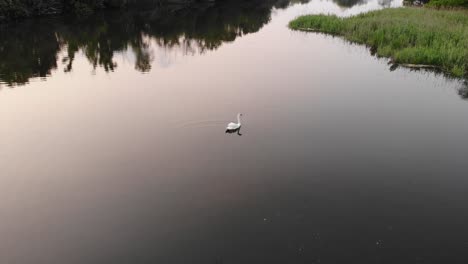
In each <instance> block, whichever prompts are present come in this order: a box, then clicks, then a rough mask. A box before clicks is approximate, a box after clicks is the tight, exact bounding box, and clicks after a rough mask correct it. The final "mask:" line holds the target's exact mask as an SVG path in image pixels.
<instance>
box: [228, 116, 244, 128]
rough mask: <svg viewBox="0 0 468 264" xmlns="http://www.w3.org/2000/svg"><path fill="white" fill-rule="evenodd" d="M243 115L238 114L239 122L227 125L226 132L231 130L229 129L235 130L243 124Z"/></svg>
mask: <svg viewBox="0 0 468 264" xmlns="http://www.w3.org/2000/svg"><path fill="white" fill-rule="evenodd" d="M241 116H242V114H240V113H239V114H237V123H233V122H231V123H229V124H228V125H227V127H226V132H229V131H235V130H237V129H239V128H240V127H241V126H242V124H241V120H240V117H241Z"/></svg>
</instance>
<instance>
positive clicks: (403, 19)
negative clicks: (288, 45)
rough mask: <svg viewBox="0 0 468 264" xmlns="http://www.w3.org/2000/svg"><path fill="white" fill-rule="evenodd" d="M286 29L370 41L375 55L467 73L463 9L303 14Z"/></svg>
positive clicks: (467, 46)
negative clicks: (358, 13) (344, 14)
mask: <svg viewBox="0 0 468 264" xmlns="http://www.w3.org/2000/svg"><path fill="white" fill-rule="evenodd" d="M289 27H290V28H292V29H296V30H304V31H316V32H322V33H326V34H331V35H337V36H341V37H343V38H345V39H346V40H349V41H351V42H355V43H359V44H365V45H368V46H370V47H371V49H372V51H373V53H374V52H375V54H376V55H377V56H381V57H388V58H390V59H391V61H392V62H393V63H395V64H398V65H403V66H406V65H408V66H410V67H418V66H421V67H424V68H435V69H437V70H440V71H443V72H444V73H447V74H449V75H451V76H456V77H466V76H468V30H467V28H468V11H467V10H463V9H462V10H436V9H431V8H415V7H402V8H395V9H390V8H389V9H383V10H378V11H373V12H369V13H365V14H361V15H358V16H352V17H345V18H341V17H338V16H334V15H332V16H328V15H306V16H301V17H298V18H296V19H294V20H293V21H291V22H290V24H289Z"/></svg>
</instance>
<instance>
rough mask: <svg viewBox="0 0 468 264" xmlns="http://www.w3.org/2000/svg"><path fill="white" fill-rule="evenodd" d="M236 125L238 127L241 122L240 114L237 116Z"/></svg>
mask: <svg viewBox="0 0 468 264" xmlns="http://www.w3.org/2000/svg"><path fill="white" fill-rule="evenodd" d="M237 123H238V124H239V125H240V123H241V121H240V114H238V115H237Z"/></svg>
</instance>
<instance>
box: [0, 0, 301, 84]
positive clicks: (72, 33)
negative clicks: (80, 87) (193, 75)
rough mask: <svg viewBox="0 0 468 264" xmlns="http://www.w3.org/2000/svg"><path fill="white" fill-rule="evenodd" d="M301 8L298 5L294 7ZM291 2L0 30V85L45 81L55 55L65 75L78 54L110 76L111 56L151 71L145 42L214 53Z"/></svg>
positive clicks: (143, 12) (249, 0)
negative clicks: (126, 57) (129, 57)
mask: <svg viewBox="0 0 468 264" xmlns="http://www.w3.org/2000/svg"><path fill="white" fill-rule="evenodd" d="M293 2H301V1H293ZM290 3H291V1H290V0H225V1H218V2H216V3H204V4H191V5H163V6H160V5H157V6H148V5H143V4H142V5H141V6H135V7H133V8H131V9H129V10H126V11H112V12H103V13H100V14H97V15H94V16H92V17H88V18H87V19H83V20H79V19H73V18H47V19H40V20H29V21H24V22H22V23H19V24H17V25H8V26H3V27H1V28H0V39H1V41H0V58H2V59H1V60H0V81H2V82H4V83H6V84H7V85H9V86H15V85H21V84H25V83H27V82H28V81H29V79H30V78H34V77H46V76H49V75H50V74H51V71H52V70H54V69H57V67H58V66H57V64H58V63H57V60H58V58H59V53H61V52H64V53H65V54H66V56H65V57H64V58H63V59H62V63H63V64H64V65H65V66H64V71H65V72H70V71H72V69H73V62H74V58H75V56H76V54H77V52H79V51H81V52H83V54H84V56H86V58H87V60H88V61H89V63H90V64H91V65H92V66H93V67H94V68H97V67H102V68H103V69H104V70H105V71H113V70H114V69H115V68H116V67H117V64H116V62H115V61H114V55H115V53H118V52H123V51H127V50H131V51H132V52H133V54H134V55H135V60H136V62H135V69H136V70H138V71H142V72H146V71H149V70H151V64H152V60H153V58H152V54H151V52H150V50H149V48H150V45H149V42H150V41H153V42H155V43H157V45H159V46H160V47H163V48H165V49H178V50H180V51H182V52H183V53H184V54H188V53H195V52H197V53H198V52H199V53H203V52H205V51H206V50H214V49H217V48H218V47H220V46H221V45H222V43H224V42H230V41H234V40H235V39H236V38H237V37H239V36H242V35H245V34H248V33H252V32H256V31H258V30H259V29H260V28H261V27H262V26H263V25H265V24H266V23H268V21H269V20H270V15H271V10H272V8H273V7H276V8H282V7H286V6H288V5H289V4H290Z"/></svg>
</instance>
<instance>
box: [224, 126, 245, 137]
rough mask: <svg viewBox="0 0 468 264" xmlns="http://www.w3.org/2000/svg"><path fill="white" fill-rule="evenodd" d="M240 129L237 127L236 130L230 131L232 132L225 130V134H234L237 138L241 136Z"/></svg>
mask: <svg viewBox="0 0 468 264" xmlns="http://www.w3.org/2000/svg"><path fill="white" fill-rule="evenodd" d="M241 128H242V127H239V128H238V129H232V130H226V134H234V133H236V134H237V135H239V136H242V135H243V134H241V133H240V130H241Z"/></svg>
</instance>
